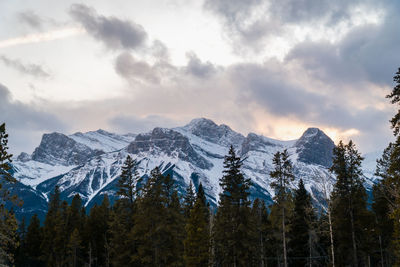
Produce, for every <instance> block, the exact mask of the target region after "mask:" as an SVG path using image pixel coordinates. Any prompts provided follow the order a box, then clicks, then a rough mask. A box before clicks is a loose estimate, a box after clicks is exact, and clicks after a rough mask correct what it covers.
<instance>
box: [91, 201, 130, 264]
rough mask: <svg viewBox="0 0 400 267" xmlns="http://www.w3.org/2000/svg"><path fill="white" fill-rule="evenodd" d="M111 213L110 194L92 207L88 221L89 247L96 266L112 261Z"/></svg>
mask: <svg viewBox="0 0 400 267" xmlns="http://www.w3.org/2000/svg"><path fill="white" fill-rule="evenodd" d="M110 214H111V210H110V202H109V199H108V196H107V195H104V198H103V202H102V203H101V205H100V206H98V205H94V206H93V207H92V208H91V210H90V213H89V216H88V218H87V221H86V227H85V228H86V232H87V234H88V238H87V239H88V240H87V242H88V243H89V245H87V247H88V248H90V255H89V258H91V259H92V260H91V262H92V264H93V265H94V266H104V265H106V263H107V262H110V257H109V254H110V232H109V225H110ZM124 230H125V229H124ZM126 231H127V230H125V233H126Z"/></svg>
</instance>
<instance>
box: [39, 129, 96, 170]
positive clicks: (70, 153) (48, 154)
mask: <svg viewBox="0 0 400 267" xmlns="http://www.w3.org/2000/svg"><path fill="white" fill-rule="evenodd" d="M102 153H104V152H103V151H102V150H97V149H96V150H93V149H91V148H89V147H88V146H86V145H84V144H82V143H78V142H76V141H75V140H74V139H72V138H70V137H68V136H66V135H64V134H61V133H51V134H44V135H43V137H42V141H41V142H40V145H39V146H38V147H37V148H36V149H35V151H34V152H33V154H32V160H34V161H38V162H43V163H46V164H50V165H64V166H68V165H80V164H84V163H85V162H86V161H88V160H89V159H90V158H92V157H94V156H97V155H100V154H102Z"/></svg>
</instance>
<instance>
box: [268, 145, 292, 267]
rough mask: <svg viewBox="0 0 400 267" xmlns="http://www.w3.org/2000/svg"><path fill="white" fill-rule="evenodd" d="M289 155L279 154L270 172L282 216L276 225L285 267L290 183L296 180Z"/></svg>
mask: <svg viewBox="0 0 400 267" xmlns="http://www.w3.org/2000/svg"><path fill="white" fill-rule="evenodd" d="M289 156H290V155H289V153H288V151H287V150H286V149H285V150H284V151H283V152H279V151H278V152H277V153H275V155H274V158H273V159H272V163H273V164H274V170H273V171H271V172H270V176H271V178H272V179H274V181H273V182H272V183H271V187H272V188H274V189H275V197H274V200H275V201H276V211H278V210H279V211H280V214H279V215H280V216H276V218H277V219H278V220H277V221H276V222H279V224H275V226H278V225H279V226H278V227H280V231H281V234H282V239H281V241H282V258H283V265H284V266H285V267H287V265H288V261H287V240H286V233H287V226H286V224H287V221H286V220H287V218H288V217H289V216H288V212H289V211H290V206H289V205H290V204H291V193H290V183H291V182H292V181H293V180H294V174H293V165H292V162H291V161H290V159H289Z"/></svg>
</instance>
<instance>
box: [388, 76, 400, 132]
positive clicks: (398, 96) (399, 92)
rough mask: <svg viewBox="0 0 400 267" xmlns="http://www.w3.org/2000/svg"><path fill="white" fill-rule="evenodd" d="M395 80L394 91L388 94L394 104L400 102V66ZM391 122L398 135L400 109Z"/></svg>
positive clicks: (399, 129) (399, 130)
mask: <svg viewBox="0 0 400 267" xmlns="http://www.w3.org/2000/svg"><path fill="white" fill-rule="evenodd" d="M393 81H394V82H395V86H394V88H393V90H392V92H391V93H390V94H388V95H387V96H386V98H389V99H390V102H391V103H392V104H400V68H399V69H398V70H397V72H396V74H395V76H394V77H393ZM390 122H391V124H392V129H393V133H394V135H395V136H398V135H399V133H400V109H399V110H398V111H397V113H396V114H395V115H394V116H393V118H392V119H391V121H390Z"/></svg>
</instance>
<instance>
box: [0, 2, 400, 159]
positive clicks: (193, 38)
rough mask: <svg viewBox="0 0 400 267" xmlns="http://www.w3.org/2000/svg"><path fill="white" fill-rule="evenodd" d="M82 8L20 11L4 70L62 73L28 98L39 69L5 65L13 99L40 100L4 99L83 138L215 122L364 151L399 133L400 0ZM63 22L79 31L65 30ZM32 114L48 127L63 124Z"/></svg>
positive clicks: (64, 5)
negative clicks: (395, 121) (317, 132)
mask: <svg viewBox="0 0 400 267" xmlns="http://www.w3.org/2000/svg"><path fill="white" fill-rule="evenodd" d="M72 1H73V0H70V1H62V2H60V4H58V5H57V8H53V7H51V8H50V7H46V8H43V9H37V7H32V6H30V5H28V4H27V5H26V6H24V7H23V9H21V7H16V8H15V9H14V10H13V11H12V12H11V11H10V12H9V13H10V14H13V16H14V15H15V14H18V23H19V24H17V25H15V26H16V27H15V28H16V30H17V31H18V30H21V32H16V33H14V32H12V31H11V32H8V31H6V30H4V32H3V31H2V32H1V34H3V35H2V36H5V37H4V39H2V40H0V47H1V48H2V49H4V51H5V52H3V54H4V55H6V56H1V55H0V63H2V65H4V66H6V67H9V68H10V70H11V69H14V70H17V71H19V72H21V73H24V74H28V75H31V76H32V75H33V76H35V77H48V72H47V71H46V69H43V67H41V66H39V65H35V64H27V63H26V62H37V60H38V58H39V60H40V58H43V61H44V62H48V63H49V64H51V67H52V71H54V73H57V77H55V76H54V78H52V79H48V80H46V81H45V83H44V82H43V81H41V80H37V81H35V86H36V89H35V90H29V88H28V85H29V83H30V82H31V81H30V80H27V79H28V78H29V77H28V76H27V75H20V76H14V72H13V71H12V70H11V71H10V72H8V71H9V70H8V69H6V68H4V71H5V72H8V73H9V74H10V75H6V76H8V77H7V79H8V80H7V81H4V82H7V84H9V85H10V86H11V85H12V89H13V90H15V91H13V95H14V96H18V97H20V98H21V101H22V100H23V101H24V102H23V103H29V104H22V102H19V101H13V100H12V99H11V98H10V95H9V93H3V94H2V95H1V97H2V98H3V99H2V100H0V101H3V102H4V103H6V106H7V107H11V108H10V110H14V115H15V114H16V113H21V114H26V113H27V112H29V113H32V114H42V113H43V116H44V117H45V118H47V117H46V116H48V114H57V117H58V118H59V119H60V120H62V121H63V122H64V124H63V125H68V126H69V127H68V129H69V130H73V131H86V130H96V129H97V128H105V129H107V130H110V131H119V132H127V131H129V132H136V133H138V132H142V131H146V130H150V129H151V128H153V127H156V126H163V127H173V126H176V125H182V124H184V123H185V122H187V121H190V120H191V119H192V118H194V117H209V118H211V119H213V120H215V121H216V122H218V123H225V124H228V125H230V126H232V128H233V129H235V130H237V131H239V132H241V133H243V134H247V133H248V132H256V133H262V134H265V135H269V134H271V135H272V136H273V137H277V138H295V137H297V136H298V134H299V132H301V131H303V130H304V129H305V128H307V127H309V126H315V127H320V128H322V129H324V130H327V131H330V133H334V135H333V136H336V138H347V137H350V138H353V139H355V141H356V142H357V144H359V145H360V147H362V149H363V150H364V151H365V150H376V149H381V148H382V147H384V146H385V143H386V142H387V141H388V140H389V139H390V137H391V132H390V128H389V124H388V120H389V119H390V117H391V116H392V114H394V112H395V111H394V110H392V109H393V107H392V106H391V105H390V104H389V103H388V101H387V99H385V95H386V94H387V93H388V92H389V90H390V88H391V87H392V77H393V74H394V72H395V71H396V70H397V68H398V67H399V66H398V64H399V62H400V53H398V48H399V46H400V27H398V25H400V17H399V16H398V14H399V12H400V8H399V7H400V5H399V4H398V2H396V1H391V0H383V1H372V0H352V1H347V0H338V1H329V0H301V1H296V0H205V1H202V2H198V1H172V2H173V3H171V1H161V2H160V1H157V0H148V1H147V2H146V4H145V5H144V4H140V3H139V2H137V1H133V2H130V3H129V4H126V5H124V6H123V7H122V6H119V5H114V4H110V3H109V2H107V1H106V0H99V1H96V2H92V5H93V7H90V6H87V5H84V4H73V5H71V2H72ZM38 2H39V3H41V4H43V5H44V3H45V2H42V0H38ZM39 6H40V4H39ZM0 7H1V4H0ZM30 8H31V9H32V10H40V15H42V14H43V16H45V17H43V18H45V19H44V20H45V21H43V18H41V17H39V16H38V15H37V14H36V13H34V12H33V11H26V10H31V9H30ZM55 9H57V10H58V11H57V12H55V13H53V11H54V10H55ZM1 10H6V9H1V8H0V14H1ZM66 10H68V11H67V12H66ZM205 10H206V11H207V12H204V11H205ZM150 14H151V15H150ZM50 17H54V18H55V17H57V21H64V22H65V24H63V27H70V28H65V29H64V28H63V29H57V28H52V25H50V24H49V23H48V22H49V21H51V18H50ZM71 18H72V21H71ZM131 19H132V20H131ZM9 21H13V23H16V20H15V19H14V20H9ZM193 22H195V23H193ZM8 23H9V22H8ZM138 23H140V24H138ZM7 25H8V26H9V27H7V28H9V29H13V25H9V24H7ZM20 25H22V26H26V25H28V26H29V27H18V26H20ZM142 25H143V26H142ZM44 28H45V30H43V29H44ZM41 29H42V30H43V31H42V30H41ZM144 29H146V31H145V30H144ZM27 30H28V31H31V32H27ZM39 30H40V31H39ZM147 31H148V33H147ZM82 33H86V37H87V36H89V37H91V38H92V39H94V40H95V42H93V41H92V40H90V39H88V38H85V37H84V36H85V35H83V34H82ZM18 36H20V37H18ZM67 36H68V37H69V38H68V39H67V38H65V37H67ZM51 40H56V41H54V42H44V41H51ZM98 43H100V44H102V45H103V46H104V47H105V48H106V49H108V50H110V51H114V53H104V51H101V50H100V51H99V50H98V49H96V45H98ZM22 44H23V45H22ZM17 45H18V46H17ZM229 48H232V49H229ZM61 49H62V51H63V53H59V51H60V50H61ZM221 51H222V52H221ZM225 52H226V53H225ZM6 53H7V54H6ZM16 59H21V60H22V59H23V60H22V61H20V60H16ZM77 59H78V60H79V62H80V63H81V64H79V66H78V64H76V62H77V61H76V60H77ZM0 67H3V66H0ZM16 77H17V78H16ZM27 77H28V78H27ZM3 91H4V90H3ZM6 92H8V90H6ZM69 92H71V94H70V95H68V94H69ZM64 97H66V98H68V99H69V100H67V99H64ZM38 107H41V109H38ZM42 108H43V109H45V111H44V110H43V109H42ZM46 114H47V115H46ZM29 115H31V114H29ZM15 116H16V115H15ZM15 116H12V117H15ZM27 116H28V115H27ZM32 116H33V115H32ZM12 117H9V118H10V119H12ZM30 118H32V117H30ZM76 118H79V120H77V119H76ZM31 120H32V121H35V122H37V124H36V125H37V126H35V127H33V128H35V129H37V132H39V131H40V130H39V128H40V127H42V130H41V131H42V132H44V131H47V130H46V129H48V128H49V129H51V130H53V129H55V128H56V126H54V127H53V126H51V125H50V126H48V125H46V124H45V123H44V122H43V123H38V119H33V118H32V119H31ZM10 127H14V126H13V124H12V123H10ZM15 127H18V126H17V125H15ZM60 128H61V127H60ZM65 128H66V127H65ZM16 129H17V128H16ZM18 129H20V128H18ZM282 129H284V130H282ZM11 130H13V128H11ZM14 131H15V130H14ZM35 131H36V130H35ZM282 133H285V135H280V134H282ZM26 139H30V138H26ZM371 140H374V142H371ZM358 142H359V143H358ZM28 152H29V151H28Z"/></svg>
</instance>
